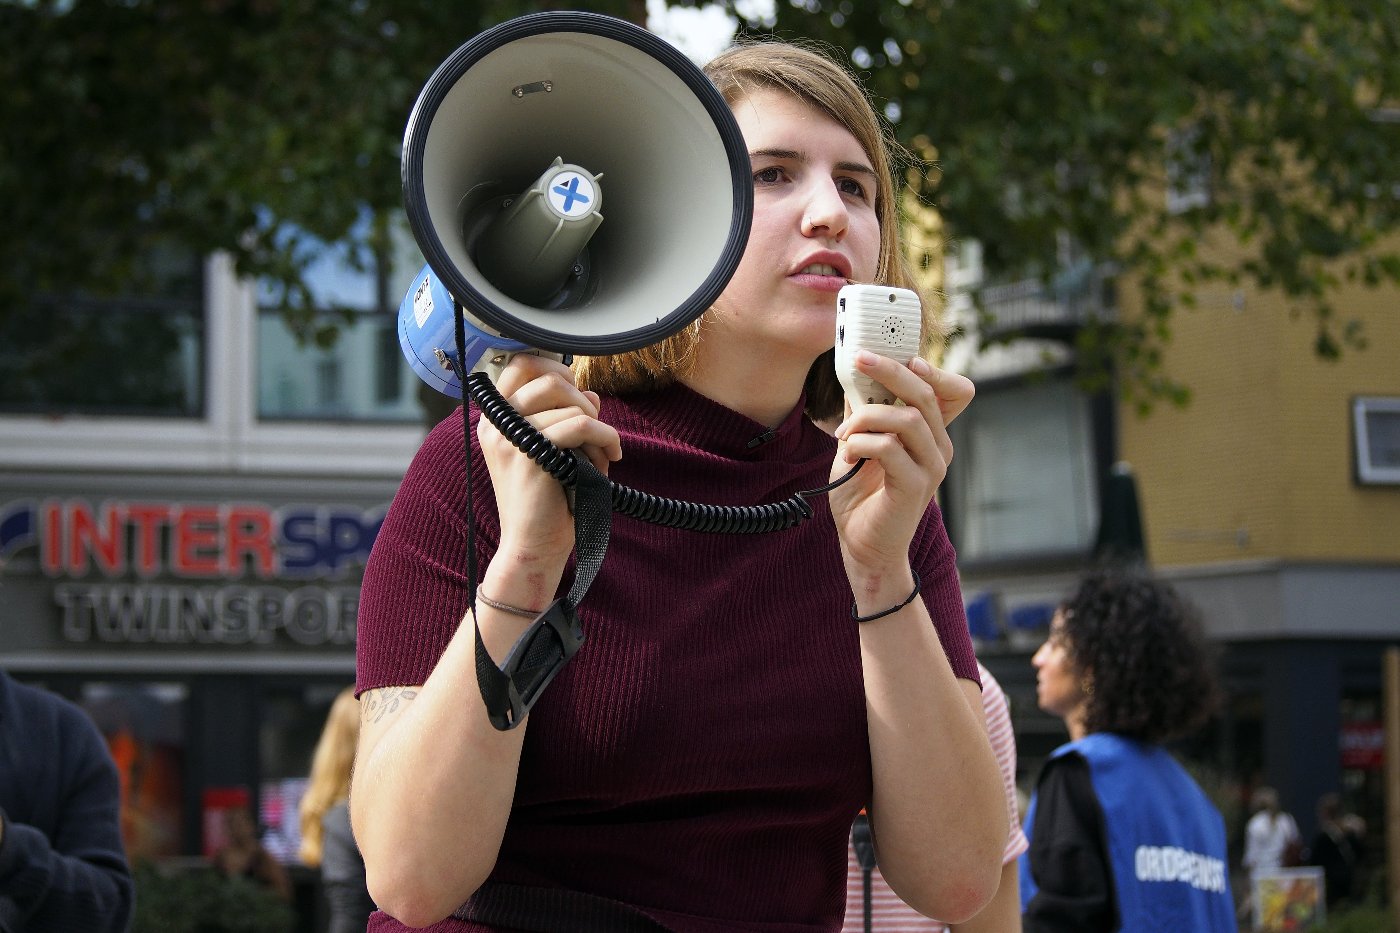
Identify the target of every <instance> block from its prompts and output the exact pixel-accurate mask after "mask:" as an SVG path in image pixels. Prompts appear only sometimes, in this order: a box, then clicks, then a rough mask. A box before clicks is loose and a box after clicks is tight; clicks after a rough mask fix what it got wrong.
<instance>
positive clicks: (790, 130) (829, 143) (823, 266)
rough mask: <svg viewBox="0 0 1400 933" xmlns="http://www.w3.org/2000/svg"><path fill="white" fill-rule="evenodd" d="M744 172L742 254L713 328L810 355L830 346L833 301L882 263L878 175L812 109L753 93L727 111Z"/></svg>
mask: <svg viewBox="0 0 1400 933" xmlns="http://www.w3.org/2000/svg"><path fill="white" fill-rule="evenodd" d="M734 116H735V119H736V120H737V122H738V124H739V128H740V129H741V130H742V131H743V134H744V141H745V143H746V144H747V146H748V150H749V158H750V161H751V163H752V173H753V183H754V210H753V225H752V228H751V230H750V233H749V242H748V248H747V250H746V251H745V253H744V258H743V260H742V261H741V262H740V263H739V268H738V269H737V270H736V272H735V274H734V276H733V278H731V279H730V281H729V284H728V286H727V287H726V288H725V290H724V294H723V295H721V296H720V299H719V301H717V302H716V304H715V308H716V311H717V312H718V314H717V315H716V316H715V318H716V320H715V323H716V324H718V325H719V326H721V327H722V328H725V329H735V330H737V331H738V332H740V333H742V334H743V335H744V336H745V338H746V339H748V340H753V339H756V338H757V339H762V338H764V337H768V338H770V339H772V340H776V341H780V342H782V343H783V344H791V345H794V346H801V347H802V348H803V349H804V351H808V350H810V355H811V356H812V358H815V357H816V355H817V354H820V353H821V352H823V351H825V350H828V349H830V348H831V346H832V345H833V344H834V342H835V333H834V331H835V320H836V292H837V291H838V290H839V289H840V288H841V286H843V285H845V284H846V280H847V279H854V280H856V281H858V282H869V281H871V280H872V279H873V278H874V276H875V270H876V267H877V266H878V264H879V257H880V223H879V218H878V216H877V215H876V213H875V196H876V176H875V173H874V171H873V169H872V168H871V160H870V158H869V156H867V155H866V153H865V150H864V149H863V148H862V147H861V145H860V142H859V141H858V140H857V139H856V138H855V136H853V135H851V133H850V131H849V130H847V129H846V128H845V127H844V126H842V125H841V124H840V123H838V122H836V121H835V120H834V119H832V118H831V117H830V116H828V115H827V114H826V113H825V112H823V111H821V110H818V109H817V108H815V107H813V106H811V105H810V104H808V103H806V102H804V101H801V100H798V99H797V98H794V97H791V96H789V95H787V94H784V93H782V92H779V91H773V90H760V91H756V92H754V93H751V94H748V95H747V96H745V97H742V98H740V99H739V100H738V101H736V102H735V103H734Z"/></svg>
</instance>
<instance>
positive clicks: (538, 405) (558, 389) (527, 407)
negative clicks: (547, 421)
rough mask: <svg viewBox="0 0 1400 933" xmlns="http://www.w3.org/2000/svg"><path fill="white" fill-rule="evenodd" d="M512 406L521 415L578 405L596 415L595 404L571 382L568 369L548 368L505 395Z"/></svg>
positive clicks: (596, 405)
mask: <svg viewBox="0 0 1400 933" xmlns="http://www.w3.org/2000/svg"><path fill="white" fill-rule="evenodd" d="M506 401H508V402H510V405H511V407H512V408H514V409H515V410H516V411H517V412H519V413H520V414H522V415H526V416H529V415H534V414H538V413H539V412H544V411H549V410H551V409H556V408H558V409H568V408H577V409H578V410H579V411H582V412H584V413H585V414H587V415H588V416H589V417H592V418H596V417H597V416H598V403H597V402H595V401H594V400H593V399H590V398H589V397H588V395H587V394H586V393H585V392H584V391H583V390H582V389H580V388H579V387H578V386H576V385H574V381H573V375H572V374H571V373H569V372H568V371H567V370H564V371H559V370H547V371H544V372H542V373H540V375H538V376H536V377H535V378H533V379H531V380H530V381H529V382H526V383H525V384H524V385H522V386H520V388H519V389H516V390H515V391H514V392H512V393H511V394H510V395H508V396H506Z"/></svg>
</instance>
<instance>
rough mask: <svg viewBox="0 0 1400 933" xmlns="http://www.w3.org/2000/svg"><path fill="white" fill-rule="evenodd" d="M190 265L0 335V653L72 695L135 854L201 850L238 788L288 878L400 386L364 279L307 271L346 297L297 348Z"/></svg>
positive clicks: (388, 463)
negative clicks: (111, 763)
mask: <svg viewBox="0 0 1400 933" xmlns="http://www.w3.org/2000/svg"><path fill="white" fill-rule="evenodd" d="M196 269H197V271H196V272H195V273H194V274H192V275H190V276H183V277H181V278H180V279H179V283H178V284H177V285H174V286H172V294H166V295H148V296H132V297H130V298H128V299H121V300H117V301H114V302H111V303H104V302H86V303H84V302H72V303H67V304H65V305H64V310H63V314H61V315H59V317H58V320H57V321H56V322H55V324H54V326H53V327H52V328H50V329H48V330H45V331H41V332H36V333H33V334H31V335H28V336H27V337H26V338H25V342H24V343H23V344H20V343H19V342H17V341H16V342H11V343H10V344H9V345H8V346H7V347H6V349H5V350H3V351H0V383H3V385H0V606H3V613H4V620H3V624H0V665H3V667H4V668H5V669H6V670H8V671H9V672H10V673H11V674H13V675H14V676H15V677H16V678H18V679H20V680H22V681H26V682H29V683H35V684H39V685H41V686H45V687H47V688H49V689H52V690H55V691H57V692H59V693H62V694H64V695H67V696H69V697H70V698H72V699H74V700H76V701H77V702H79V703H80V704H81V705H83V706H84V707H85V708H86V709H87V710H88V711H89V712H90V713H91V714H92V715H93V717H94V719H95V720H96V721H97V723H98V725H99V726H100V728H101V729H102V731H103V733H104V734H105V735H106V736H107V739H108V742H109V746H110V748H111V750H112V753H113V757H114V758H115V759H116V761H117V763H118V767H119V770H120V773H121V777H122V793H123V822H124V830H125V836H126V843H127V847H128V850H129V854H130V856H131V857H132V859H133V861H141V860H145V859H151V860H155V861H170V860H173V861H174V862H176V863H178V862H180V861H181V860H185V859H197V858H199V857H201V856H205V855H208V854H209V853H210V852H211V851H212V850H213V849H214V848H215V847H217V845H218V844H219V842H220V840H221V836H222V822H221V813H222V811H223V810H224V809H226V808H228V807H230V806H243V805H247V806H252V807H255V808H256V812H257V813H258V815H259V816H260V819H261V823H262V832H263V839H264V842H265V843H266V844H267V845H268V847H269V848H270V849H271V850H272V851H273V853H274V854H275V855H277V856H278V857H280V858H281V859H282V860H283V861H285V862H287V863H288V864H289V866H292V867H293V873H294V876H298V873H297V871H296V868H295V866H296V865H297V859H296V847H297V844H298V842H299V833H298V831H297V828H296V812H295V808H296V804H297V802H298V799H299V797H300V793H301V789H302V787H303V784H304V781H305V779H306V777H307V772H308V770H309V767H310V760H311V752H312V749H313V748H314V745H315V743H316V740H317V738H318V737H319V734H320V731H321V728H322V725H323V723H324V720H325V716H326V713H327V711H328V710H329V708H330V704H331V701H332V700H333V699H334V697H335V695H336V694H337V692H338V691H340V690H341V689H343V688H344V687H345V686H347V685H349V684H351V683H353V681H354V669H355V657H354V652H355V616H356V611H357V607H358V594H359V581H360V576H361V573H362V571H363V567H364V562H365V559H366V557H367V556H368V553H369V548H370V545H371V544H372V543H373V541H374V537H375V534H376V532H377V530H378V527H379V523H380V522H381V521H382V519H383V515H384V511H385V509H386V507H387V506H388V504H389V502H390V500H391V499H392V497H393V495H394V492H395V489H396V488H397V484H398V480H399V478H400V477H401V476H402V475H403V472H404V470H405V468H406V467H407V464H408V462H409V459H410V458H411V457H412V455H413V453H414V452H415V450H416V449H417V446H418V444H419V443H420V441H421V439H422V437H423V434H424V423H425V422H424V415H423V413H422V412H423V406H422V405H421V404H420V402H419V400H418V397H417V396H418V380H417V378H416V377H415V376H414V375H413V374H412V373H411V372H410V371H409V370H408V367H407V365H406V364H405V363H404V362H403V358H402V354H401V352H400V351H399V348H398V340H397V335H396V326H395V324H396V322H395V317H394V315H393V314H392V313H389V312H385V311H383V310H381V309H379V308H378V307H377V305H376V304H375V302H374V299H373V296H374V295H375V294H376V293H377V289H376V288H375V287H374V283H373V282H372V281H371V280H369V279H367V278H365V277H363V276H360V277H357V275H356V274H355V273H353V272H352V271H350V270H349V269H346V268H339V269H337V268H328V269H325V270H322V272H321V273H318V274H319V275H320V276H321V279H320V281H321V282H322V285H323V287H325V288H332V287H333V288H338V289H341V290H342V291H344V292H345V294H346V295H348V296H349V300H350V301H351V303H352V304H359V305H360V313H358V314H357V315H355V316H354V318H353V320H351V321H350V322H348V323H343V324H342V326H341V334H340V339H339V340H338V341H336V342H335V344H334V345H333V346H332V347H330V348H328V349H320V348H318V347H316V346H315V345H314V344H302V343H299V342H298V341H297V340H296V339H295V338H294V337H293V336H292V335H291V334H290V333H289V332H288V331H287V328H286V326H285V324H284V323H283V321H282V318H281V316H280V315H279V314H277V313H276V312H275V311H272V310H267V309H262V308H260V307H259V295H258V289H257V288H256V286H255V284H252V283H248V282H245V281H241V280H240V279H239V278H238V277H237V276H235V274H234V271H233V269H232V267H231V264H230V263H229V262H228V261H227V260H226V258H224V257H221V256H216V257H213V258H211V259H209V260H207V261H204V262H199V263H197V264H196ZM404 281H405V282H406V281H408V279H407V277H405V278H404ZM56 301H60V300H58V299H56ZM114 306H120V307H119V308H118V309H117V310H114ZM115 314H121V315H124V316H122V317H121V318H120V320H119V322H118V325H119V326H118V327H117V328H116V332H119V333H120V334H121V336H120V337H117V338H113V339H115V340H118V341H120V342H121V345H120V346H116V347H115V348H114V347H112V346H109V347H108V350H107V353H106V354H105V356H106V358H105V360H104V362H103V365H102V366H101V367H100V368H97V367H78V368H72V367H70V366H69V365H68V364H69V362H70V361H68V360H65V358H64V355H63V353H62V352H61V346H62V344H63V343H64V342H65V341H68V342H72V341H74V340H76V339H77V338H78V337H80V336H82V332H83V331H84V330H87V331H90V332H92V333H97V334H102V333H104V332H105V330H106V329H109V328H110V326H111V320H110V318H111V317H112V316H113V315H115ZM75 335H76V336H75ZM172 335H173V336H172ZM100 339H106V338H105V337H102V338H100ZM124 347H129V348H131V349H130V350H129V351H127V350H124V349H123V348H124ZM391 351H392V352H391ZM36 359H37V360H39V361H40V363H41V366H39V367H36V366H34V365H31V364H30V361H31V360H36ZM45 367H46V369H45ZM20 375H23V376H24V378H23V379H20V378H19V376H20ZM82 381H90V382H91V383H92V384H91V385H88V386H83V385H77V386H72V383H74V382H82ZM148 384H149V385H157V384H159V385H161V386H164V387H166V388H164V389H161V390H160V391H159V392H149V393H147V392H145V391H144V390H143V386H144V385H148ZM169 387H173V389H171V388H169ZM299 878H300V880H301V881H302V882H303V884H302V885H300V888H301V890H302V895H303V896H305V895H306V889H308V887H310V886H311V884H310V882H311V879H310V873H309V872H305V871H302V872H300V874H299ZM303 913H307V911H306V910H303Z"/></svg>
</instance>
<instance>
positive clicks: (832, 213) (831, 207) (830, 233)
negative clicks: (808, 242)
mask: <svg viewBox="0 0 1400 933" xmlns="http://www.w3.org/2000/svg"><path fill="white" fill-rule="evenodd" d="M849 221H850V214H849V212H847V210H846V202H845V201H843V200H842V198H841V192H840V191H838V190H837V189H836V184H835V182H833V181H830V180H824V181H821V182H816V183H815V184H814V185H813V190H812V192H811V195H810V196H809V197H808V200H807V211H806V213H805V214H804V215H803V217H802V235H803V236H809V237H811V236H825V237H829V238H831V239H834V240H839V239H841V237H843V236H845V235H846V225H847V224H848V222H849Z"/></svg>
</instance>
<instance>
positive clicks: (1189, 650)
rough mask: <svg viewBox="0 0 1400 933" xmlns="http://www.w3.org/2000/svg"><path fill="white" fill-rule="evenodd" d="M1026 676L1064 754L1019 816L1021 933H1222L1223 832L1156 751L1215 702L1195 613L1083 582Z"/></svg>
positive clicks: (1146, 584)
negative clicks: (1022, 834) (1056, 728)
mask: <svg viewBox="0 0 1400 933" xmlns="http://www.w3.org/2000/svg"><path fill="white" fill-rule="evenodd" d="M1032 663H1033V664H1034V665H1035V668H1036V691H1037V697H1038V700H1039V703H1040V707H1041V708H1042V709H1044V710H1045V711H1046V712H1048V713H1053V714H1054V715H1056V716H1059V717H1060V718H1061V719H1063V720H1064V722H1065V725H1066V726H1067V727H1068V729H1069V734H1070V740H1071V741H1070V742H1069V743H1068V744H1066V745H1063V746H1061V747H1060V748H1058V749H1056V750H1055V751H1054V752H1052V753H1051V756H1050V760H1049V761H1048V762H1046V765H1045V767H1044V769H1043V770H1042V771H1041V774H1040V779H1039V781H1038V782H1037V785H1036V791H1035V795H1034V797H1033V798H1032V800H1031V805H1030V808H1029V810H1028V811H1027V815H1026V830H1027V832H1026V835H1027V836H1028V837H1029V838H1030V849H1029V850H1028V851H1027V853H1026V854H1025V855H1024V856H1023V857H1022V860H1021V901H1022V905H1023V910H1024V914H1023V918H1022V919H1023V929H1024V931H1025V933H1052V931H1074V933H1094V931H1104V933H1110V931H1115V930H1132V931H1134V933H1151V931H1158V930H1160V931H1179V930H1199V931H1211V933H1219V931H1222V930H1224V931H1233V930H1235V929H1236V921H1235V910H1234V901H1233V899H1232V897H1231V894H1230V879H1229V869H1228V866H1229V861H1228V856H1227V853H1226V841H1225V822H1224V820H1223V819H1222V818H1221V816H1220V811H1219V810H1217V809H1216V807H1215V806H1214V804H1212V803H1211V802H1210V800H1209V798H1208V797H1206V795H1205V793H1204V792H1203V791H1202V790H1201V788H1200V787H1199V786H1198V785H1197V784H1196V782H1195V781H1194V780H1193V779H1192V778H1191V776H1190V775H1189V774H1187V772H1186V770H1185V769H1184V768H1182V766H1181V765H1180V764H1178V763H1177V761H1176V760H1175V759H1174V758H1173V757H1172V755H1171V754H1170V753H1169V752H1168V751H1167V750H1166V749H1165V748H1164V747H1163V745H1162V743H1164V742H1166V741H1168V740H1170V739H1174V738H1179V737H1181V736H1184V735H1187V734H1189V733H1190V732H1192V731H1194V730H1196V729H1197V728H1199V727H1200V726H1201V725H1202V724H1204V723H1205V721H1206V719H1207V718H1209V716H1210V715H1211V713H1212V712H1213V711H1214V709H1215V705H1216V703H1217V700H1218V690H1217V687H1216V682H1215V676H1214V671H1213V667H1212V664H1211V659H1210V654H1209V651H1208V649H1207V646H1206V642H1205V636H1204V633H1203V631H1202V628H1201V624H1200V619H1199V616H1198V614H1197V612H1196V611H1195V609H1194V607H1192V606H1191V605H1190V604H1189V603H1188V602H1186V601H1185V600H1184V599H1183V598H1182V597H1181V596H1180V595H1179V594H1177V592H1176V591H1175V590H1174V589H1172V587H1170V586H1169V585H1168V584H1166V583H1164V582H1162V581H1159V580H1154V579H1152V578H1150V577H1148V576H1145V575H1141V574H1137V573H1134V572H1129V571H1126V570H1118V569H1105V570H1098V571H1094V572H1092V573H1090V574H1088V575H1086V576H1085V577H1084V578H1082V579H1081V581H1080V583H1079V585H1078V587H1077V588H1076V590H1075V591H1074V593H1073V594H1072V595H1071V596H1070V597H1069V599H1067V600H1066V601H1065V602H1064V603H1063V604H1061V606H1060V607H1059V609H1058V610H1057V611H1056V613H1055V616H1054V618H1053V619H1052V621H1051V623H1050V635H1049V637H1048V638H1047V639H1046V641H1045V644H1043V645H1042V646H1041V647H1040V650H1038V651H1037V652H1036V653H1035V657H1034V658H1032Z"/></svg>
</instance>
